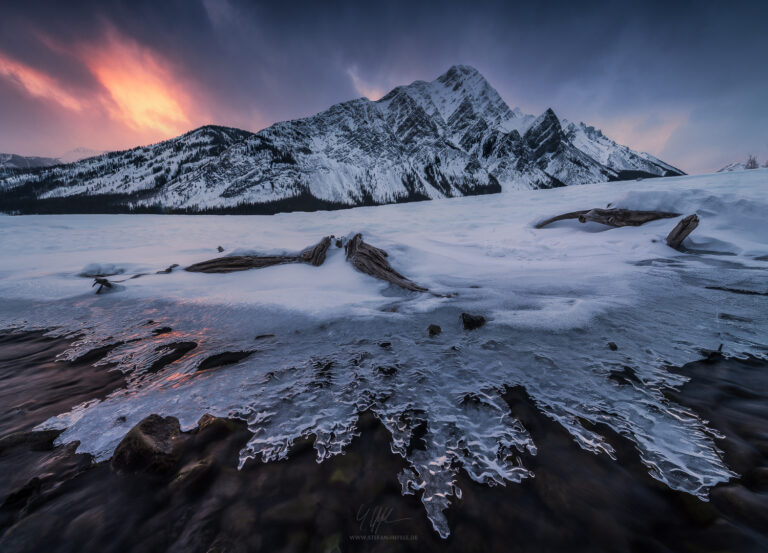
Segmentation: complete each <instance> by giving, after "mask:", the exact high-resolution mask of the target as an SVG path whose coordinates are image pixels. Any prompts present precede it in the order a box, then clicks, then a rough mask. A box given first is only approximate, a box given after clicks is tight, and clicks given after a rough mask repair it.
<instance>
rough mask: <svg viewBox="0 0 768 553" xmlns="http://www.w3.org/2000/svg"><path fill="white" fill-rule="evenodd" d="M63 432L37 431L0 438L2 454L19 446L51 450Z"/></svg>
mask: <svg viewBox="0 0 768 553" xmlns="http://www.w3.org/2000/svg"><path fill="white" fill-rule="evenodd" d="M62 432H63V431H62V430H35V431H32V432H23V431H22V432H14V433H13V434H8V435H6V436H3V437H2V438H0V453H2V452H3V451H5V450H6V449H10V448H11V447H16V446H18V445H27V446H28V447H29V448H30V449H33V450H40V449H43V450H45V449H50V448H52V447H53V441H54V440H55V439H56V438H57V437H58V435H59V434H61V433H62Z"/></svg>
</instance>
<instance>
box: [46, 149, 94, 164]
mask: <svg viewBox="0 0 768 553" xmlns="http://www.w3.org/2000/svg"><path fill="white" fill-rule="evenodd" d="M106 153H107V152H105V151H104V150H92V149H91V148H83V147H82V146H80V147H78V148H75V149H73V150H69V151H67V152H64V153H63V154H61V155H60V156H59V157H57V158H56V159H58V160H59V162H60V163H74V162H76V161H80V160H81V159H86V158H89V157H96V156H100V155H102V154H106Z"/></svg>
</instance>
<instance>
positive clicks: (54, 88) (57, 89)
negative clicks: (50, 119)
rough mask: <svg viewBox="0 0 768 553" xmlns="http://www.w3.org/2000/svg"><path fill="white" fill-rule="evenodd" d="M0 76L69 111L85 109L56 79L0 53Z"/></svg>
mask: <svg viewBox="0 0 768 553" xmlns="http://www.w3.org/2000/svg"><path fill="white" fill-rule="evenodd" d="M0 75H3V76H5V77H7V78H9V79H10V80H11V81H13V82H15V83H16V84H17V85H18V86H20V87H21V88H23V89H24V90H26V91H27V93H28V94H30V95H31V96H35V97H37V98H44V99H46V100H50V101H53V102H56V103H57V104H59V105H61V106H63V107H65V108H67V109H71V110H75V111H80V110H82V109H83V104H82V102H81V101H80V100H78V99H77V98H75V97H74V96H72V95H71V94H69V93H68V92H67V91H66V90H64V88H63V87H62V86H61V85H60V84H59V83H58V82H57V81H56V79H54V78H52V77H50V76H48V75H46V74H45V73H42V72H40V71H38V70H36V69H33V68H31V67H29V66H27V65H24V64H23V63H20V62H17V61H15V60H12V59H11V58H9V57H7V56H5V55H3V54H2V53H0Z"/></svg>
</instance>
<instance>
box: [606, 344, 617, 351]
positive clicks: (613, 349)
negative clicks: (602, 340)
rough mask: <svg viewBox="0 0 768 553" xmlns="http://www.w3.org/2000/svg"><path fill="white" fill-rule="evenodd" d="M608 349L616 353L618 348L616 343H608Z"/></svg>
mask: <svg viewBox="0 0 768 553" xmlns="http://www.w3.org/2000/svg"><path fill="white" fill-rule="evenodd" d="M608 349H610V350H611V351H616V350H617V349H619V346H617V345H616V342H608Z"/></svg>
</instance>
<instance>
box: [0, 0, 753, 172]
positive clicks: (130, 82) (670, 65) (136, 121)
mask: <svg viewBox="0 0 768 553" xmlns="http://www.w3.org/2000/svg"><path fill="white" fill-rule="evenodd" d="M4 4H5V5H3V6H2V9H1V10H0V11H1V12H2V16H1V17H0V152H9V153H16V154H20V155H41V156H53V157H56V156H59V155H61V154H63V153H64V152H67V151H69V150H72V149H74V148H76V147H85V148H90V149H96V150H114V149H124V148H128V147H133V146H137V145H142V144H148V143H153V142H157V141H160V140H164V139H167V138H171V137H173V136H176V135H178V134H181V133H183V132H185V131H187V130H190V129H193V128H196V127H199V126H201V125H205V124H219V125H228V126H233V127H238V128H242V129H247V130H251V131H257V130H259V129H262V128H264V127H266V126H269V125H270V124H272V123H275V122H277V121H283V120H287V119H295V118H300V117H305V116H307V115H312V114H314V113H317V112H319V111H322V110H324V109H326V108H328V107H330V106H331V105H333V104H335V103H338V102H342V101H346V100H350V99H352V98H357V97H360V96H366V97H368V98H370V99H373V100H375V99H377V98H379V97H380V96H382V95H384V94H385V93H386V92H387V91H389V90H390V89H391V88H393V87H395V86H397V85H401V84H407V83H410V82H412V81H414V80H418V79H421V80H432V79H434V78H436V77H437V76H438V75H440V74H441V73H443V72H445V71H446V70H447V69H448V68H449V67H450V66H451V65H454V64H466V65H471V66H473V67H475V68H476V69H478V70H479V71H480V72H481V73H482V74H483V75H484V76H485V77H486V79H487V80H488V81H489V82H490V83H491V85H493V86H494V88H496V90H498V92H499V94H500V95H501V96H502V98H503V99H504V100H505V101H506V102H507V103H508V104H509V105H510V107H512V108H514V107H519V108H520V109H521V110H522V111H524V112H526V113H532V114H539V113H541V112H542V111H544V110H545V109H546V108H548V107H551V108H552V109H553V110H554V111H555V113H557V114H558V115H559V116H560V117H561V118H566V119H569V120H574V121H584V122H585V123H587V124H590V125H594V126H596V127H598V128H601V129H602V130H603V132H604V133H605V134H606V135H607V136H609V137H610V138H612V139H614V140H616V141H617V142H619V143H622V144H626V145H628V146H630V147H631V148H634V149H637V150H642V151H646V152H649V153H651V154H653V155H656V156H658V157H660V158H661V159H663V160H664V161H666V162H668V163H671V164H673V165H675V166H677V167H679V168H681V169H683V170H684V171H686V172H689V173H702V172H711V171H714V170H717V169H719V168H720V167H722V166H723V165H725V164H727V163H730V162H733V161H741V160H744V159H746V157H747V155H755V156H757V157H758V159H759V160H760V162H761V163H763V162H766V161H768V2H766V1H764V0H759V1H753V2H745V1H741V0H730V1H728V2H725V1H709V0H701V1H690V2H688V1H674V0H666V1H664V2H653V1H646V2H631V1H624V2H618V1H612V2H592V1H586V2H584V1H582V2H577V1H575V0H570V1H559V0H549V1H547V2H536V1H534V0H528V1H527V2H514V1H506V2H483V1H481V0H478V1H474V2H451V1H442V2H427V1H418V0H409V1H407V2H401V1H399V0H390V1H387V2H338V1H332V0H325V1H316V2H306V3H304V2H265V3H257V2H241V1H237V0H169V1H161V0H155V1H144V0H132V1H122V2H117V1H115V2H111V1H109V0H101V1H78V0H70V1H67V2H61V1H50V2H48V1H38V0H28V1H25V2H7V3H4Z"/></svg>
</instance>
